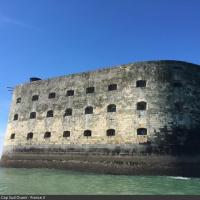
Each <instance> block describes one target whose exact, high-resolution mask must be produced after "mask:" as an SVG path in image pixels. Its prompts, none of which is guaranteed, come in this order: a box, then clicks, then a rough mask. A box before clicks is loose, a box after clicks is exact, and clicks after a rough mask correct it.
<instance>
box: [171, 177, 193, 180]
mask: <svg viewBox="0 0 200 200" xmlns="http://www.w3.org/2000/svg"><path fill="white" fill-rule="evenodd" d="M169 178H172V179H178V180H190V179H191V178H188V177H183V176H169Z"/></svg>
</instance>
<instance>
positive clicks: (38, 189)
mask: <svg viewBox="0 0 200 200" xmlns="http://www.w3.org/2000/svg"><path fill="white" fill-rule="evenodd" d="M0 194H14V195H16V194H18V195H19V194H22V195H23V194H58V195H59V194H60V195H61V194H64V195H69V194H79V195H84V194H97V195H101V194H117V195H120V194H154V195H158V194H178V195H179V194H181V195H182V194H188V195H190V194H200V179H199V178H183V177H167V176H122V175H120V176H118V175H100V174H92V173H83V172H74V171H64V170H55V169H15V168H7V169H6V168H0Z"/></svg>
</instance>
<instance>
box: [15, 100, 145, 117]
mask: <svg viewBox="0 0 200 200" xmlns="http://www.w3.org/2000/svg"><path fill="white" fill-rule="evenodd" d="M146 108H147V103H146V102H144V101H141V102H138V103H137V110H146ZM116 110H117V108H116V105H115V104H110V105H108V106H107V112H116ZM85 114H93V107H92V106H88V107H86V108H85ZM71 115H72V109H71V108H68V109H66V110H65V114H64V117H66V116H71ZM46 117H53V110H49V111H47V115H46ZM18 118H19V115H18V114H15V115H14V120H18ZM34 118H36V112H31V113H30V119H34Z"/></svg>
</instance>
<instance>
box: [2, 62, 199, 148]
mask: <svg viewBox="0 0 200 200" xmlns="http://www.w3.org/2000/svg"><path fill="white" fill-rule="evenodd" d="M137 80H146V87H136V81H137ZM109 84H117V90H114V91H108V85H109ZM199 86H200V68H199V66H198V65H193V64H189V63H185V62H178V61H157V62H156V61H155V62H153V61H152V62H142V63H136V64H127V65H121V66H117V67H114V68H108V69H103V70H99V71H94V72H88V73H80V74H74V75H68V76H62V77H58V78H53V79H48V80H41V81H36V82H31V83H26V84H22V85H19V86H17V87H16V88H15V90H14V94H13V100H12V105H11V109H10V115H9V122H8V128H7V134H6V138H5V143H4V146H5V148H4V149H6V147H10V146H11V147H14V148H15V147H17V148H19V147H20V146H24V145H25V146H31V147H35V148H37V146H39V145H45V144H46V145H55V144H56V145H80V144H83V145H84V144H88V145H89V144H90V145H93V146H94V145H97V147H98V145H99V144H101V145H104V144H113V145H118V146H120V145H126V144H127V145H128V144H129V145H131V144H136V148H138V146H137V144H140V143H143V144H140V145H145V143H146V145H151V147H152V148H153V149H154V150H155V151H159V152H160V151H163V146H164V151H165V150H166V151H168V150H169V149H173V146H174V145H175V146H177V145H178V146H181V145H184V144H186V143H187V141H186V140H187V137H188V134H192V133H190V131H193V132H194V130H196V129H198V128H200V120H199V116H200V106H199V100H200V88H199ZM87 87H95V92H94V93H91V94H86V88H87ZM67 90H74V96H68V97H67V96H66V92H67ZM51 92H55V93H56V97H55V98H53V99H48V95H49V93H51ZM33 95H39V99H38V101H32V96H33ZM17 98H21V102H20V103H16V101H17ZM140 101H144V102H146V103H147V109H146V110H143V111H138V110H137V109H136V104H137V102H140ZM109 104H115V105H116V112H107V106H108V105H109ZM87 106H92V107H93V114H85V108H86V107H87ZM67 108H71V109H72V116H66V117H64V113H65V110H66V109H67ZM48 110H53V111H54V116H53V117H49V118H47V117H46V114H47V111H48ZM31 112H36V118H35V119H30V113H31ZM15 114H18V115H19V118H18V120H13V118H14V115H15ZM138 128H146V129H147V135H137V129H138ZM87 129H89V130H91V131H92V136H91V137H85V136H84V135H83V132H84V130H87ZM108 129H115V131H116V132H115V136H110V137H108V136H107V135H106V131H107V130H108ZM46 131H49V132H51V137H50V138H46V139H44V133H45V132H46ZM63 131H70V137H67V138H63ZM29 132H32V133H33V139H31V140H27V134H28V133H29ZM12 133H14V134H15V139H11V138H10V137H11V134H12ZM198 135H199V134H198ZM176 136H177V137H176ZM194 137H196V136H194ZM198 138H199V136H198ZM171 140H172V141H171ZM175 140H176V141H175ZM169 145H171V146H169Z"/></svg>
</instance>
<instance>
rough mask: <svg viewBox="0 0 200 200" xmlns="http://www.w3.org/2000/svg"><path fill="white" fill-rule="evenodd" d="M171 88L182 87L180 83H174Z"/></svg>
mask: <svg viewBox="0 0 200 200" xmlns="http://www.w3.org/2000/svg"><path fill="white" fill-rule="evenodd" d="M173 86H174V87H182V83H181V82H180V81H175V82H174V84H173Z"/></svg>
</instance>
